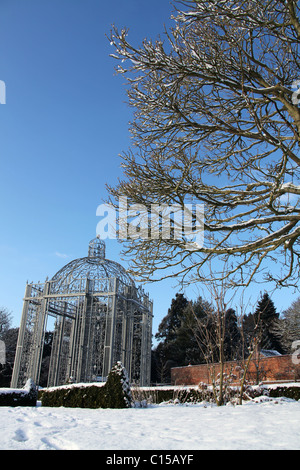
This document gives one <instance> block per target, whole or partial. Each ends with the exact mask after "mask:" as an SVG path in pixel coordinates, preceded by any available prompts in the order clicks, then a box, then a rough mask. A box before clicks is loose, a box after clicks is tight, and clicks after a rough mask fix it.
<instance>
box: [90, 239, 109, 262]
mask: <svg viewBox="0 0 300 470" xmlns="http://www.w3.org/2000/svg"><path fill="white" fill-rule="evenodd" d="M88 257H89V258H100V259H105V242H104V241H103V240H100V236H99V235H97V237H96V238H93V240H91V241H90V243H89V252H88Z"/></svg>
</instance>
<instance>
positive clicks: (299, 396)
mask: <svg viewBox="0 0 300 470" xmlns="http://www.w3.org/2000/svg"><path fill="white" fill-rule="evenodd" d="M269 396H270V397H286V398H292V399H293V400H300V387H292V386H291V387H289V386H278V387H276V388H270V389H269Z"/></svg>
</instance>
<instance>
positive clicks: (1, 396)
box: [0, 379, 37, 406]
mask: <svg viewBox="0 0 300 470" xmlns="http://www.w3.org/2000/svg"><path fill="white" fill-rule="evenodd" d="M36 401H37V389H36V386H35V384H34V382H33V381H32V380H31V379H29V380H27V382H26V384H25V386H24V388H20V389H17V388H3V389H1V388H0V406H36Z"/></svg>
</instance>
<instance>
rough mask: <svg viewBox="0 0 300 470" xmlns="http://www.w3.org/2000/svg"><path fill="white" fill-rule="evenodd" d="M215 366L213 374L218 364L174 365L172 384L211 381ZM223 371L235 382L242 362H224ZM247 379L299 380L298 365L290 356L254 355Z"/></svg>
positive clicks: (217, 370)
mask: <svg viewBox="0 0 300 470" xmlns="http://www.w3.org/2000/svg"><path fill="white" fill-rule="evenodd" d="M213 367H214V368H215V376H217V374H218V373H219V371H220V367H219V364H213V365H210V366H208V365H207V364H200V365H197V366H185V367H175V368H173V369H171V380H172V384H173V385H198V383H199V382H203V383H206V384H209V383H211V374H212V370H213ZM225 373H227V374H230V373H232V374H234V375H235V376H236V379H235V381H236V383H238V381H239V379H240V378H241V376H242V373H243V363H242V362H236V361H232V362H226V363H225ZM247 380H248V381H249V382H250V383H252V384H256V383H259V382H282V381H287V382H294V381H296V380H300V365H299V364H298V365H297V364H293V362H292V356H291V355H285V356H273V357H256V358H255V359H254V360H252V361H250V364H249V369H248V373H247Z"/></svg>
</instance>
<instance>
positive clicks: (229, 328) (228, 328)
mask: <svg viewBox="0 0 300 470" xmlns="http://www.w3.org/2000/svg"><path fill="white" fill-rule="evenodd" d="M241 356H242V336H241V330H240V328H239V325H238V319H237V316H236V312H235V310H234V309H233V308H229V309H228V310H227V311H226V313H225V337H224V358H225V361H233V360H235V359H240V358H241Z"/></svg>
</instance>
